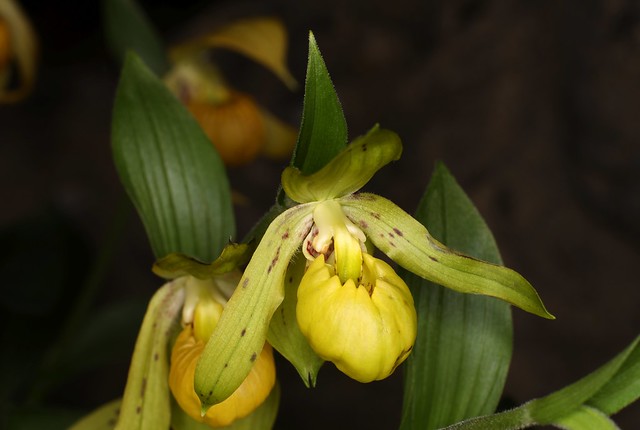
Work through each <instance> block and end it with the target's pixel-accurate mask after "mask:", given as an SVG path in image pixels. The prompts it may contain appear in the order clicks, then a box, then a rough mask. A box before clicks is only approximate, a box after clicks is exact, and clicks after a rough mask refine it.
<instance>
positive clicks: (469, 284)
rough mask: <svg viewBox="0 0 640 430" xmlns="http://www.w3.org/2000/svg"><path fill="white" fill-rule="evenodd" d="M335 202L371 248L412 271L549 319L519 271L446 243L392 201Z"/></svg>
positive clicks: (363, 197)
mask: <svg viewBox="0 0 640 430" xmlns="http://www.w3.org/2000/svg"><path fill="white" fill-rule="evenodd" d="M341 204H342V207H343V210H344V213H345V214H346V215H347V217H348V218H349V219H350V220H351V221H353V222H354V223H355V224H356V225H357V226H358V227H360V228H361V229H362V230H363V231H364V232H365V234H366V235H367V237H369V238H370V239H371V241H372V242H373V244H374V245H375V246H376V247H378V248H379V249H380V250H381V251H382V252H384V253H385V254H387V255H388V256H389V257H390V258H391V259H392V260H393V261H395V262H396V263H398V264H399V265H400V266H402V267H404V268H405V269H407V270H409V271H411V272H413V273H415V274H416V275H418V276H421V277H422V278H424V279H427V280H429V281H432V282H435V283H437V284H440V285H442V286H444V287H447V288H451V289H452V290H455V291H459V292H461V293H472V294H483V295H486V296H491V297H497V298H499V299H502V300H504V301H506V302H509V303H511V304H513V305H515V306H518V307H519V308H521V309H523V310H525V311H527V312H531V313H533V314H535V315H538V316H541V317H543V318H549V319H553V318H554V317H553V315H551V314H550V313H549V312H548V311H547V310H546V309H545V307H544V305H543V304H542V301H541V300H540V297H539V296H538V293H537V292H536V290H535V289H534V288H533V287H532V286H531V284H529V282H528V281H527V280H526V279H524V278H523V277H522V276H521V275H520V274H519V273H517V272H515V271H513V270H511V269H508V268H506V267H504V266H498V265H495V264H491V263H487V262H484V261H480V260H476V259H474V258H472V257H469V256H466V255H462V254H459V253H456V252H455V251H453V250H451V249H449V248H447V247H446V246H444V245H443V244H441V243H440V242H438V241H437V240H435V239H434V238H433V237H431V235H430V234H429V232H428V231H427V229H426V228H424V226H423V225H422V224H420V223H419V222H418V221H416V220H415V219H413V218H412V217H411V215H409V214H407V213H406V212H404V211H403V210H402V209H400V208H399V207H398V206H396V205H395V204H394V203H393V202H391V201H389V200H387V199H385V198H383V197H380V196H376V195H374V194H367V193H362V194H357V195H351V196H347V197H345V198H343V199H341Z"/></svg>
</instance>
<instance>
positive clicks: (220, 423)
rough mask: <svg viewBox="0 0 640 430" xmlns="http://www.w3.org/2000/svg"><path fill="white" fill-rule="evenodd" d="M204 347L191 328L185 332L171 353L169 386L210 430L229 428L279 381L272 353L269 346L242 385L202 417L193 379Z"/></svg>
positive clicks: (258, 404) (259, 402) (193, 415)
mask: <svg viewBox="0 0 640 430" xmlns="http://www.w3.org/2000/svg"><path fill="white" fill-rule="evenodd" d="M204 346H205V342H202V341H198V340H196V339H195V337H194V336H193V330H192V328H191V327H190V326H187V327H185V328H184V329H183V330H182V332H181V333H180V335H179V336H178V338H177V339H176V343H175V344H174V346H173V350H172V352H171V370H170V372H169V387H170V388H171V393H173V396H174V398H175V399H176V401H177V402H178V405H180V407H181V408H182V410H183V411H185V412H186V413H187V414H188V415H189V416H190V417H191V418H193V419H194V420H196V421H198V422H204V423H206V424H207V425H209V426H210V427H224V426H228V425H230V424H231V423H232V422H233V421H235V420H236V419H238V418H242V417H245V416H247V415H249V414H250V413H251V412H252V411H253V410H254V409H256V408H257V407H258V406H260V405H261V404H262V402H264V400H265V399H266V398H267V396H268V395H269V393H270V392H271V389H272V388H273V386H274V384H275V380H276V377H275V364H274V361H273V350H272V349H271V345H269V344H268V343H266V344H265V345H264V347H263V348H262V351H261V352H260V355H259V356H258V357H257V358H256V360H255V364H254V365H253V368H252V369H251V372H250V373H249V375H248V376H247V378H246V379H245V380H244V382H243V383H242V385H240V387H238V389H237V390H236V391H235V392H234V393H233V394H232V395H231V396H230V397H228V398H227V399H226V400H224V401H223V402H221V403H218V404H217V405H215V406H212V407H211V408H209V410H208V411H207V413H206V415H205V416H204V417H203V416H201V414H200V410H201V407H200V399H198V396H197V395H196V392H195V390H194V389H193V380H194V374H195V369H196V364H197V362H198V359H199V358H200V356H201V355H202V350H203V349H204Z"/></svg>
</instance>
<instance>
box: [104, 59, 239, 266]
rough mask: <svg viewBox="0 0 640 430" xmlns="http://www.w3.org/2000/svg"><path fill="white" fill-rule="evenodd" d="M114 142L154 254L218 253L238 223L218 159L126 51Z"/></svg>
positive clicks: (205, 256) (209, 256)
mask: <svg viewBox="0 0 640 430" xmlns="http://www.w3.org/2000/svg"><path fill="white" fill-rule="evenodd" d="M112 146H113V155H114V159H115V163H116V167H117V170H118V173H119V176H120V180H121V181H122V183H123V185H124V187H125V189H126V190H127V193H128V194H129V197H130V198H131V200H132V201H133V203H134V205H135V207H136V209H137V210H138V214H139V215H140V217H141V218H142V222H143V224H144V226H145V228H146V231H147V236H148V237H149V241H150V242H151V247H152V249H153V252H154V254H155V256H156V257H158V258H160V257H164V256H165V255H168V254H170V253H182V254H186V255H189V256H191V257H194V258H197V259H198V260H200V261H213V260H214V259H215V258H216V257H218V255H219V254H220V252H221V251H222V248H223V247H224V245H225V244H226V243H227V242H228V240H229V238H230V236H233V235H234V230H235V224H234V220H233V214H232V207H231V198H230V191H229V183H228V180H227V177H226V173H225V169H224V166H223V164H222V161H221V160H220V157H219V156H218V154H217V152H216V151H215V149H214V147H213V145H212V144H211V142H210V141H209V140H208V139H207V137H206V136H205V134H204V133H203V132H202V130H201V129H200V126H199V125H198V124H197V123H196V121H195V120H194V119H193V117H192V116H191V115H190V114H189V113H188V112H187V111H186V110H185V109H184V107H183V106H182V105H181V104H180V103H179V102H178V100H177V99H176V98H175V97H174V96H173V95H172V94H171V93H170V92H169V91H168V90H167V89H166V88H165V86H164V84H163V83H162V82H161V81H160V80H159V79H158V78H157V77H156V76H154V75H153V74H152V73H151V72H150V71H149V69H148V68H147V67H146V66H145V65H144V64H143V63H142V61H141V60H140V59H139V58H138V57H137V56H136V55H135V54H130V55H129V56H128V57H127V60H126V62H125V65H124V68H123V71H122V77H121V79H120V84H119V86H118V91H117V95H116V101H115V108H114V113H113V126H112Z"/></svg>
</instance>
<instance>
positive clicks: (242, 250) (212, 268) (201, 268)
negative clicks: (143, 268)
mask: <svg viewBox="0 0 640 430" xmlns="http://www.w3.org/2000/svg"><path fill="white" fill-rule="evenodd" d="M251 254H252V248H251V247H250V246H249V245H247V244H238V243H230V244H229V245H227V246H225V247H224V249H223V250H222V254H220V257H218V258H216V259H215V260H214V261H213V262H212V263H209V264H207V263H203V262H201V261H198V260H196V259H194V258H191V257H189V256H187V255H184V254H169V255H167V256H166V257H164V258H161V259H160V260H158V261H156V262H155V264H154V265H153V268H152V270H153V273H155V274H156V275H158V276H160V277H162V278H165V279H175V278H178V277H180V276H187V275H191V276H194V277H196V278H198V279H213V278H214V277H216V276H219V275H223V274H225V273H228V272H231V271H232V270H236V269H238V268H239V267H240V266H243V265H244V264H246V263H247V262H248V261H249V259H250V258H251Z"/></svg>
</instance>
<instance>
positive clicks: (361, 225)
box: [360, 220, 369, 229]
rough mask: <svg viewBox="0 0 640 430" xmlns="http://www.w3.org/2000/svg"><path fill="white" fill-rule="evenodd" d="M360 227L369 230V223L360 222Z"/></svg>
mask: <svg viewBox="0 0 640 430" xmlns="http://www.w3.org/2000/svg"><path fill="white" fill-rule="evenodd" d="M360 227H362V228H364V229H367V228H369V224H367V222H366V221H364V220H360Z"/></svg>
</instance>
